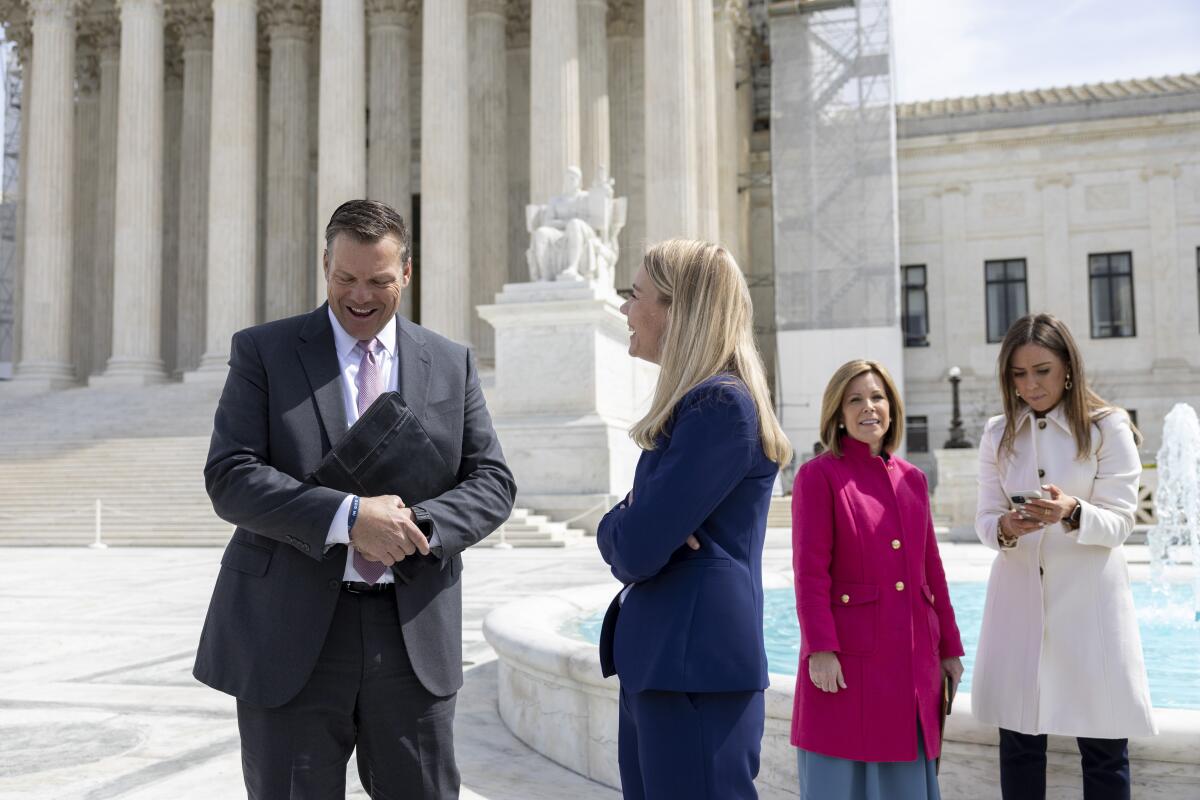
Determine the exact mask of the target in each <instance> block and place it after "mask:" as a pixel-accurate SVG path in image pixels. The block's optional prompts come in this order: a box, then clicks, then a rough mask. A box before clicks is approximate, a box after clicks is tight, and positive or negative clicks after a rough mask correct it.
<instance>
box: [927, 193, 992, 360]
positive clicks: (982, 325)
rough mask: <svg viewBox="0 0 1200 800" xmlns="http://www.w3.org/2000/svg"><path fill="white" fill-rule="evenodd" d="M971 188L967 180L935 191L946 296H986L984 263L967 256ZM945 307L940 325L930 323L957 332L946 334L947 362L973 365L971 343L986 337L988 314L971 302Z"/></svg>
mask: <svg viewBox="0 0 1200 800" xmlns="http://www.w3.org/2000/svg"><path fill="white" fill-rule="evenodd" d="M970 191H971V185H970V184H969V183H965V182H950V183H945V184H942V186H940V187H939V188H938V189H937V191H936V194H937V195H938V196H940V198H941V207H942V208H941V210H942V259H941V264H940V265H939V266H940V269H938V270H937V271H938V272H940V273H941V276H942V278H941V283H942V288H941V293H940V294H941V296H942V297H945V298H952V297H977V298H980V299H982V298H983V297H984V292H983V264H980V263H975V264H972V263H970V261H969V259H968V247H967V197H966V196H967V194H969V193H970ZM942 308H943V313H944V317H943V319H942V324H941V326H940V327H935V326H934V325H933V324H932V323H931V325H930V328H931V329H933V330H935V331H936V330H941V331H947V332H950V331H953V332H955V334H956V335H953V336H947V337H946V352H945V357H946V363H947V364H957V365H960V366H965V365H967V364H970V363H971V362H972V359H971V347H972V342H977V341H986V340H987V317H986V316H985V315H984V314H983V313H981V309H980V308H979V306H977V305H974V304H972V303H952V302H947V303H943V304H942Z"/></svg>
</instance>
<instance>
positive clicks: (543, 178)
mask: <svg viewBox="0 0 1200 800" xmlns="http://www.w3.org/2000/svg"><path fill="white" fill-rule="evenodd" d="M530 11H531V16H530V25H529V35H530V48H529V51H530V52H529V59H530V65H529V73H530V84H529V86H530V88H529V103H530V112H529V167H530V175H529V188H530V201H531V202H534V203H545V202H546V201H547V200H549V199H550V198H551V197H553V196H554V195H557V194H562V190H563V176H564V174H565V172H566V169H567V167H577V166H579V155H580V154H579V26H578V14H577V7H576V4H575V3H574V2H571V0H532V5H531V8H530Z"/></svg>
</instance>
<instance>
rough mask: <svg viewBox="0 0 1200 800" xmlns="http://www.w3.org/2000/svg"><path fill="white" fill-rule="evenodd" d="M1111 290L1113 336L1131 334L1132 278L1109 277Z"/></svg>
mask: <svg viewBox="0 0 1200 800" xmlns="http://www.w3.org/2000/svg"><path fill="white" fill-rule="evenodd" d="M1110 280H1112V282H1113V283H1114V284H1115V285H1114V287H1113V288H1114V290H1115V291H1114V292H1113V309H1112V311H1113V326H1114V327H1113V336H1133V280H1132V279H1131V278H1130V277H1129V276H1124V277H1120V278H1111V279H1110Z"/></svg>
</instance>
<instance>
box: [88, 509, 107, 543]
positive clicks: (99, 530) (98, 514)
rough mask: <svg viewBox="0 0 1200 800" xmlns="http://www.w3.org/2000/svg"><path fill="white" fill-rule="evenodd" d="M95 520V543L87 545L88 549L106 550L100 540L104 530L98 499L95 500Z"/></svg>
mask: <svg viewBox="0 0 1200 800" xmlns="http://www.w3.org/2000/svg"><path fill="white" fill-rule="evenodd" d="M95 519H96V522H95V525H94V527H95V529H96V539H95V541H93V542H92V543H91V544H89V545H88V548H89V549H91V550H107V549H108V545H106V544H105V543H104V542H102V541H101V538H102V537H103V533H104V529H103V525H102V519H103V513H102V511H101V507H100V498H99V497H97V498H96V517H95Z"/></svg>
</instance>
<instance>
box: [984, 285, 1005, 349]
mask: <svg viewBox="0 0 1200 800" xmlns="http://www.w3.org/2000/svg"><path fill="white" fill-rule="evenodd" d="M1004 316H1005V315H1004V284H992V285H991V286H989V287H987V325H988V341H989V342H998V341H1000V340H1001V339H1003V338H1004V334H1005V332H1006V331H1007V330H1008V328H1007V326H1006V325H1005V324H1004Z"/></svg>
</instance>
